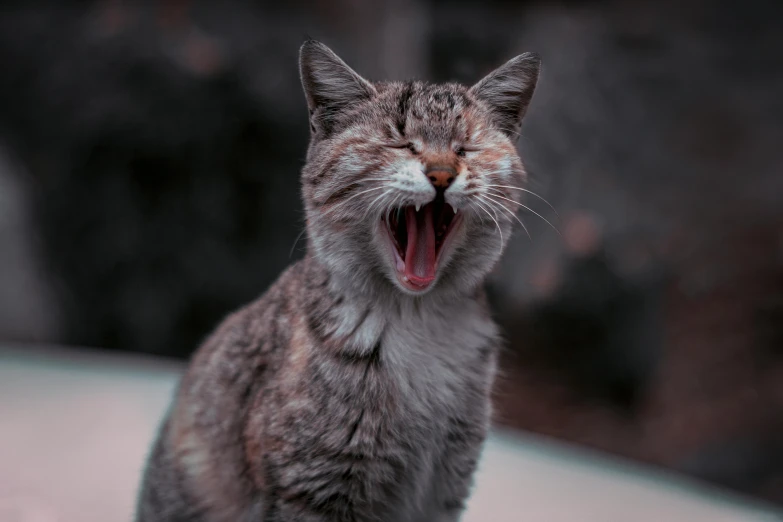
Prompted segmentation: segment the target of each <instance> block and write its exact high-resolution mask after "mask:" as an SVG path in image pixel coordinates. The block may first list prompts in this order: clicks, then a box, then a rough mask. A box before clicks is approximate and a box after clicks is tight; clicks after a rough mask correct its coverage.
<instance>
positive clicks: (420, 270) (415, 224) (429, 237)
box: [405, 204, 436, 286]
mask: <svg viewBox="0 0 783 522" xmlns="http://www.w3.org/2000/svg"><path fill="white" fill-rule="evenodd" d="M405 221H406V225H407V228H408V249H407V251H406V252H405V276H406V277H407V278H408V281H410V282H411V283H413V284H415V285H418V286H427V285H428V284H430V283H431V282H432V281H433V280H434V279H435V258H436V255H435V226H434V224H433V217H432V204H428V205H425V206H424V207H423V208H422V209H421V210H420V211H419V212H416V211H415V210H414V209H413V207H408V208H406V209H405Z"/></svg>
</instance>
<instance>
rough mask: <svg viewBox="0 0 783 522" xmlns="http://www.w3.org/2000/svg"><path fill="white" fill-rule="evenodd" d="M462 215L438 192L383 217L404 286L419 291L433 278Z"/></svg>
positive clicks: (426, 286)
mask: <svg viewBox="0 0 783 522" xmlns="http://www.w3.org/2000/svg"><path fill="white" fill-rule="evenodd" d="M461 217H462V215H461V214H460V215H459V216H457V214H456V212H454V209H453V208H452V207H451V205H449V204H448V203H446V201H445V200H444V198H443V196H442V195H438V197H436V198H435V199H434V200H433V201H431V202H430V203H427V204H426V205H424V206H422V207H421V208H420V209H418V210H416V208H415V207H413V206H407V207H402V208H398V209H396V210H394V211H392V212H391V214H390V215H389V216H388V218H386V217H384V218H383V221H384V224H385V225H386V226H385V227H384V228H385V229H386V231H387V232H388V236H389V238H390V239H391V243H392V246H393V250H394V261H395V268H396V269H397V277H398V278H399V280H400V283H401V284H402V285H403V286H404V287H405V288H407V289H408V290H412V291H415V292H419V291H422V290H425V289H426V288H428V287H429V286H430V285H431V284H432V282H433V281H435V278H436V275H437V271H438V263H439V261H440V258H441V254H442V253H443V251H444V250H445V249H446V247H447V246H448V244H449V243H450V240H451V237H452V236H453V231H454V229H455V227H456V225H457V224H458V223H459V221H460V218H461Z"/></svg>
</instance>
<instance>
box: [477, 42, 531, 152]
mask: <svg viewBox="0 0 783 522" xmlns="http://www.w3.org/2000/svg"><path fill="white" fill-rule="evenodd" d="M540 69H541V59H540V58H539V57H538V55H536V54H534V53H525V54H520V55H519V56H517V57H516V58H513V59H511V60H509V61H508V62H506V63H505V64H503V65H502V66H500V67H498V68H497V69H495V70H494V71H492V72H491V73H489V74H488V75H487V76H486V77H484V79H483V80H481V81H480V82H478V83H477V84H476V85H474V86H473V87H471V88H470V92H471V93H472V94H473V95H474V96H475V97H476V98H478V99H479V100H481V101H483V102H484V103H486V104H487V106H488V107H489V109H490V110H491V111H492V116H493V118H494V120H495V122H496V124H497V125H498V126H499V127H500V128H501V129H503V131H504V132H505V133H506V134H507V135H508V136H509V137H511V138H512V139H516V138H517V137H518V136H519V128H520V125H521V124H522V117H523V116H524V115H525V111H527V106H528V105H529V104H530V99H531V98H532V97H533V91H534V90H535V88H536V82H537V81H538V73H539V70H540Z"/></svg>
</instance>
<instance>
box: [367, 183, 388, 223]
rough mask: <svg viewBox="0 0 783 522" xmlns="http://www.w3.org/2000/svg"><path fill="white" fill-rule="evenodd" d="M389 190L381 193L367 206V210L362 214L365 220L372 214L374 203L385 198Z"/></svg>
mask: <svg viewBox="0 0 783 522" xmlns="http://www.w3.org/2000/svg"><path fill="white" fill-rule="evenodd" d="M389 192H390V190H387V191H386V192H382V193H381V195H380V196H378V197H376V198H375V199H374V200H372V202H370V204H369V205H367V210H365V212H364V218H367V215H368V214H370V213H371V212H372V209H373V207H374V206H375V203H376V202H378V200H380V199H382V198H384V197H386V196H387V195H388V194H389Z"/></svg>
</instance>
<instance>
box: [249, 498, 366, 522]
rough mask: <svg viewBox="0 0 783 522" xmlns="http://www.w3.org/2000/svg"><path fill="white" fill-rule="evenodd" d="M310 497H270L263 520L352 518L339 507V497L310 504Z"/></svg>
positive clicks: (334, 520) (300, 521)
mask: <svg viewBox="0 0 783 522" xmlns="http://www.w3.org/2000/svg"><path fill="white" fill-rule="evenodd" d="M310 500H311V498H305V497H303V498H298V499H293V500H284V499H282V498H270V499H267V501H266V509H265V510H264V518H263V519H262V520H263V522H340V521H344V520H353V517H352V516H351V513H349V512H347V511H346V510H345V509H341V503H340V500H339V499H335V501H334V504H332V505H322V506H317V505H312V503H311V502H310Z"/></svg>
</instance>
